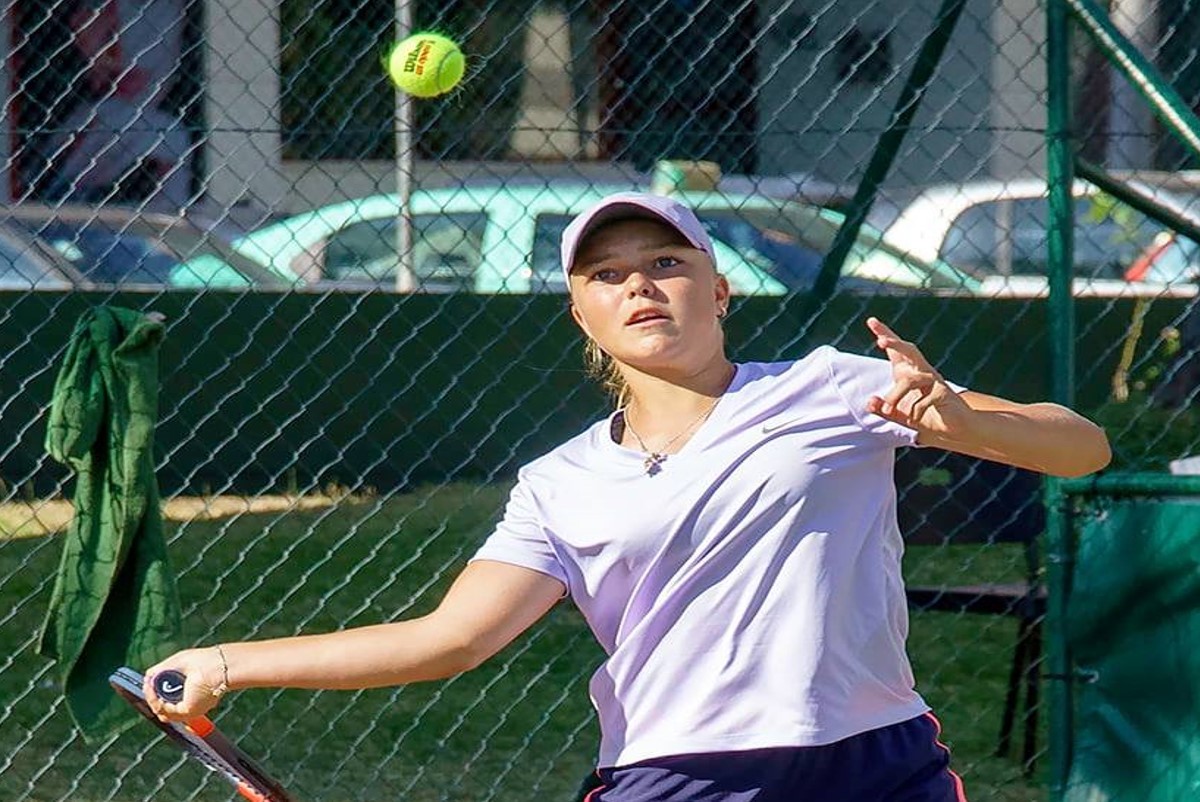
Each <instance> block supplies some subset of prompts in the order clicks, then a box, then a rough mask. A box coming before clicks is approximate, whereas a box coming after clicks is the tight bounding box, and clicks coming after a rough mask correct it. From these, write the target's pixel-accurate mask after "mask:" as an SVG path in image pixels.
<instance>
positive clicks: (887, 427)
mask: <svg viewBox="0 0 1200 802" xmlns="http://www.w3.org/2000/svg"><path fill="white" fill-rule="evenodd" d="M825 350H826V355H827V357H828V359H829V363H828V364H829V375H830V379H831V380H832V382H833V384H834V386H835V387H836V388H837V391H838V393H839V394H840V395H841V396H842V399H843V400H844V401H845V402H846V405H847V406H848V407H849V408H850V414H851V415H853V416H854V418H855V420H857V421H858V423H859V425H860V426H862V428H863V431H865V432H867V433H869V434H877V435H879V436H880V437H883V438H886V439H888V440H890V441H892V444H893V445H895V446H912V445H916V442H917V432H916V430H915V429H910V428H908V427H907V426H902V425H900V424H899V423H895V422H893V421H889V420H887V419H886V418H881V417H879V416H878V415H873V414H871V413H870V412H867V399H869V398H870V397H871V396H873V395H878V396H882V395H885V394H887V392H888V390H890V389H891V387H892V381H893V379H892V363H890V362H888V361H887V360H886V359H879V358H877V357H870V356H858V355H856V354H847V353H843V352H841V351H838V350H837V349H835V348H827V349H825ZM946 383H947V384H948V385H949V386H950V389H952V390H953V391H954V392H956V393H961V392H964V391H965V390H966V388H965V387H962V386H961V385H958V384H955V383H953V382H950V381H947V382H946Z"/></svg>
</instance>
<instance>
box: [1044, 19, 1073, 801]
mask: <svg viewBox="0 0 1200 802" xmlns="http://www.w3.org/2000/svg"><path fill="white" fill-rule="evenodd" d="M1070 85H1071V43H1070V26H1069V18H1068V15H1067V5H1066V0H1050V2H1049V3H1047V5H1046V88H1047V93H1048V108H1047V115H1046V170H1047V179H1048V182H1049V194H1050V197H1049V205H1050V220H1049V230H1048V231H1047V237H1046V245H1047V250H1048V254H1047V255H1048V259H1049V262H1048V264H1049V272H1050V300H1049V311H1050V350H1051V361H1050V367H1051V371H1052V375H1051V377H1050V387H1051V392H1052V394H1053V398H1054V400H1055V401H1057V402H1058V403H1060V404H1065V405H1068V406H1070V405H1071V404H1072V403H1073V401H1074V398H1075V384H1074V378H1075V359H1074V347H1075V343H1074V338H1075V318H1074V313H1075V306H1074V300H1073V298H1072V292H1071V273H1072V269H1071V264H1072V261H1073V256H1074V253H1073V251H1074V229H1075V215H1074V203H1073V200H1072V194H1071V185H1072V184H1073V183H1074V163H1073V158H1074V157H1073V153H1072V146H1071V131H1070V120H1071V116H1070V114H1071V99H1070ZM1063 502H1064V497H1063V494H1062V489H1061V487H1060V484H1059V481H1058V480H1056V479H1054V478H1052V477H1051V478H1047V480H1046V503H1047V505H1048V507H1047V510H1046V522H1047V529H1046V541H1047V542H1046V554H1047V574H1048V576H1047V580H1048V585H1049V598H1048V600H1047V621H1046V631H1047V634H1048V637H1047V638H1046V663H1047V666H1046V668H1047V672H1046V673H1047V674H1049V675H1050V676H1053V677H1067V676H1069V675H1070V657H1069V655H1068V654H1067V650H1066V637H1065V623H1066V620H1065V619H1066V615H1065V613H1066V595H1065V594H1066V579H1067V576H1068V566H1069V560H1070V552H1069V550H1068V549H1069V546H1070V526H1071V523H1070V520H1069V518H1068V516H1067V510H1066V508H1065V505H1064V503H1063ZM1047 696H1048V702H1049V708H1050V710H1049V721H1050V764H1051V768H1050V794H1051V799H1053V800H1060V799H1062V798H1063V795H1064V793H1065V791H1066V781H1067V773H1068V770H1069V768H1070V734H1071V686H1070V683H1069V682H1066V681H1061V680H1059V681H1053V682H1052V683H1051V684H1050V687H1049V693H1048V694H1047Z"/></svg>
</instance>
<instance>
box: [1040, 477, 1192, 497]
mask: <svg viewBox="0 0 1200 802" xmlns="http://www.w3.org/2000/svg"><path fill="white" fill-rule="evenodd" d="M1061 485H1062V489H1063V492H1064V493H1066V494H1069V495H1072V496H1196V495H1200V476H1178V475H1175V474H1169V473H1105V474H1101V475H1099V476H1087V477H1084V478H1082V479H1065V480H1063V481H1062V482H1061Z"/></svg>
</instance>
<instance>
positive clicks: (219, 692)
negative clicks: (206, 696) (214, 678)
mask: <svg viewBox="0 0 1200 802" xmlns="http://www.w3.org/2000/svg"><path fill="white" fill-rule="evenodd" d="M213 648H215V649H216V650H217V655H218V656H220V658H221V673H222V675H223V677H222V679H221V684H220V685H218V686H217V687H215V688H213V689H212V695H213V696H215V697H217V698H218V699H220V698H221V697H222V696H224V695H225V694H226V692H227V691H228V690H229V663H228V662H226V660H225V651H224V650H223V649H222V648H221V644H219V643H218V644H217V645H216V646H215V647H213Z"/></svg>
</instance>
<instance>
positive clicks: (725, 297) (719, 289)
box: [713, 273, 733, 317]
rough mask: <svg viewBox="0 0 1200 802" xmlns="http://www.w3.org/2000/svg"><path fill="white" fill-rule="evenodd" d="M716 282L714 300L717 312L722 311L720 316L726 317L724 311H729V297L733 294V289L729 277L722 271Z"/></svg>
mask: <svg viewBox="0 0 1200 802" xmlns="http://www.w3.org/2000/svg"><path fill="white" fill-rule="evenodd" d="M714 284H715V286H714V294H713V296H714V297H713V300H714V301H716V304H717V312H719V313H721V314H719V315H718V317H724V316H725V315H724V313H726V312H728V311H729V299H730V297H731V296H732V295H733V290H731V289H730V288H729V279H727V278H725V277H724V276H723V275H721V274H720V273H718V274H717V280H716V282H715V283H714Z"/></svg>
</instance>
